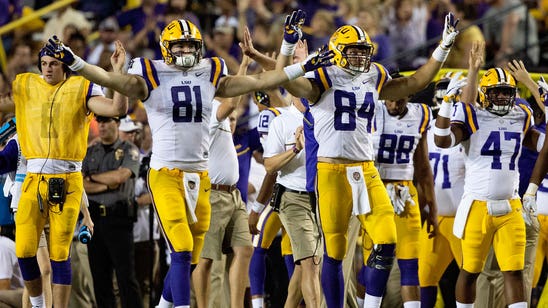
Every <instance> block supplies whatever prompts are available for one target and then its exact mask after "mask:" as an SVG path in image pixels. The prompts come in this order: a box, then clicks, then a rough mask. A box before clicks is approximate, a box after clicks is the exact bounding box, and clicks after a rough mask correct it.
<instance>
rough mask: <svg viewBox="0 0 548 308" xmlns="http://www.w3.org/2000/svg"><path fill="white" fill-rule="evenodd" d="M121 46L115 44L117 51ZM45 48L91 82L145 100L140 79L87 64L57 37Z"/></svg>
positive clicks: (145, 95)
mask: <svg viewBox="0 0 548 308" xmlns="http://www.w3.org/2000/svg"><path fill="white" fill-rule="evenodd" d="M121 44H122V43H121V42H120V41H117V42H116V45H117V49H118V46H119V45H120V46H121ZM46 48H47V49H48V51H49V52H50V53H51V54H53V55H54V57H55V58H56V59H58V60H59V61H61V62H63V63H65V64H67V65H68V66H69V68H70V69H71V70H72V71H75V72H78V74H80V75H81V76H83V77H84V78H86V79H88V80H90V81H91V82H94V83H96V84H99V85H101V86H103V87H107V88H110V89H112V90H114V91H118V92H120V93H121V94H123V95H125V96H128V97H132V98H138V99H145V98H146V97H147V96H148V88H147V86H146V83H145V80H144V79H143V78H142V77H140V76H137V75H129V74H123V73H119V72H107V71H105V70H104V69H102V68H100V67H98V66H96V65H92V64H89V63H87V62H86V61H84V60H82V58H80V57H78V56H77V55H75V54H74V53H73V52H72V50H70V48H69V47H67V46H65V45H64V44H63V43H62V42H61V41H60V40H59V39H58V38H57V36H53V37H52V38H50V39H49V40H48V43H47V44H46Z"/></svg>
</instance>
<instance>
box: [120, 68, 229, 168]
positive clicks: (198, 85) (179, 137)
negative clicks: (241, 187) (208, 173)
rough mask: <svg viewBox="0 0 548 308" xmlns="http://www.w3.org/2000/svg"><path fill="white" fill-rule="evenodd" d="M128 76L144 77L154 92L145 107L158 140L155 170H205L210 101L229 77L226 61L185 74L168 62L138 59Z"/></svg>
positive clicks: (156, 142)
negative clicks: (226, 77)
mask: <svg viewBox="0 0 548 308" xmlns="http://www.w3.org/2000/svg"><path fill="white" fill-rule="evenodd" d="M128 73H129V74H135V75H139V76H141V77H143V78H144V79H145V81H146V84H147V86H148V90H149V96H148V97H147V98H146V99H145V100H143V103H144V105H145V109H146V112H147V116H148V121H149V124H150V128H151V131H152V139H153V140H154V142H153V143H152V157H151V160H150V167H151V168H154V169H160V168H163V167H167V168H170V169H172V168H178V169H181V170H185V171H203V170H206V169H207V160H208V157H209V120H210V118H211V105H212V103H211V102H212V100H213V98H214V97H215V91H216V90H217V86H218V83H219V80H220V78H221V77H222V76H225V75H226V73H227V70H226V66H225V64H224V60H222V59H220V58H216V57H214V58H206V59H202V60H201V61H200V63H198V65H196V66H194V67H192V68H190V69H189V70H187V71H182V70H180V69H177V68H175V67H173V66H170V65H167V64H165V63H164V61H163V60H149V59H145V58H135V59H133V60H132V61H131V63H130V66H129V71H128Z"/></svg>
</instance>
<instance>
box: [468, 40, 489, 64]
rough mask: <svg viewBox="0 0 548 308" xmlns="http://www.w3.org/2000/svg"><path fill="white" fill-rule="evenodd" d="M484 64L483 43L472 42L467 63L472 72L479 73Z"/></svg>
mask: <svg viewBox="0 0 548 308" xmlns="http://www.w3.org/2000/svg"><path fill="white" fill-rule="evenodd" d="M484 62H485V42H484V41H474V42H472V48H471V49H470V54H469V55H468V63H469V65H470V66H471V67H473V69H474V71H479V70H480V69H481V67H482V66H483V64H484Z"/></svg>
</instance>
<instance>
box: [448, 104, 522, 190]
mask: <svg viewBox="0 0 548 308" xmlns="http://www.w3.org/2000/svg"><path fill="white" fill-rule="evenodd" d="M531 117H532V112H531V110H530V109H529V107H526V106H524V105H521V104H520V105H516V106H514V107H513V108H512V109H511V110H510V112H509V113H508V114H506V115H504V116H497V115H495V114H492V113H491V112H489V111H487V110H485V109H483V108H475V107H474V106H471V105H469V104H464V103H458V104H456V105H455V110H454V113H453V116H452V118H451V122H452V123H453V124H455V123H456V124H458V125H462V126H463V128H464V130H465V131H467V133H468V135H469V139H468V140H466V141H464V142H463V146H464V149H465V153H466V177H465V183H464V192H465V194H469V195H471V196H472V197H473V198H474V199H476V200H487V199H490V200H506V199H513V198H518V196H519V195H518V183H519V174H518V167H517V160H518V157H519V155H520V153H521V145H522V142H523V139H524V137H525V134H526V133H527V131H528V130H529V129H530V128H531Z"/></svg>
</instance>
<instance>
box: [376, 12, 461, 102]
mask: <svg viewBox="0 0 548 308" xmlns="http://www.w3.org/2000/svg"><path fill="white" fill-rule="evenodd" d="M458 22H459V20H458V19H456V20H455V18H454V16H453V14H452V13H449V14H447V16H445V25H444V31H443V38H442V41H441V43H440V45H439V46H438V47H437V48H436V49H435V50H434V52H433V53H432V57H430V59H428V62H426V64H424V65H423V66H421V67H420V68H419V69H418V70H417V71H415V73H413V75H411V76H409V77H404V78H395V79H392V80H390V81H388V82H387V83H386V84H385V85H384V86H383V87H382V90H381V92H380V94H379V98H380V99H388V100H394V101H396V100H398V99H401V98H403V97H407V96H409V95H412V94H415V93H417V92H419V91H420V90H422V89H424V88H425V87H426V86H427V85H428V84H429V83H430V82H431V81H432V79H434V77H436V75H437V74H438V72H439V70H440V68H441V67H442V65H443V62H445V60H446V59H447V55H448V54H449V52H450V51H451V46H453V43H454V41H455V38H456V37H457V34H458V33H459V31H457V29H456V27H457V24H458Z"/></svg>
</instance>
